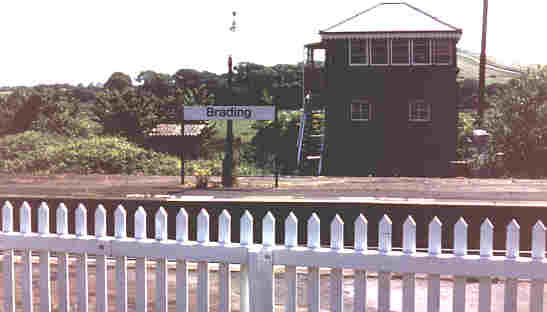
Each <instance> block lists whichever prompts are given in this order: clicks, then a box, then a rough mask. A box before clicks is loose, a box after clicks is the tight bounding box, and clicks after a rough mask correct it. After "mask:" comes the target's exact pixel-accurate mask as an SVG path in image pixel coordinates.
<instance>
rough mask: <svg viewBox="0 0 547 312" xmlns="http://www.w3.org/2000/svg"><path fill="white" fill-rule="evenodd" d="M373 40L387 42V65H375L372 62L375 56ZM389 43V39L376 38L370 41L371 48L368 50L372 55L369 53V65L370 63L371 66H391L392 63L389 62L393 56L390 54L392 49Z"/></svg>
mask: <svg viewBox="0 0 547 312" xmlns="http://www.w3.org/2000/svg"><path fill="white" fill-rule="evenodd" d="M373 40H385V41H386V53H387V55H386V63H385V64H376V63H373V62H372V57H373V55H372V41H373ZM389 42H390V40H389V39H387V38H375V39H370V40H369V45H368V46H369V48H368V50H369V52H370V53H369V63H370V66H389V63H390V62H389V61H390V58H391V56H390V55H389V52H390V51H389V50H390V49H389V48H390V43H389Z"/></svg>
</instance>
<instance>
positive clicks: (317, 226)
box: [307, 212, 321, 312]
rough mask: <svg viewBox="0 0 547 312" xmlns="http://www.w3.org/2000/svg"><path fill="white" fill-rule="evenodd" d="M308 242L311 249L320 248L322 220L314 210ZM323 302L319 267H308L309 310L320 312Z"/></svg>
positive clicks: (309, 226) (309, 225)
mask: <svg viewBox="0 0 547 312" xmlns="http://www.w3.org/2000/svg"><path fill="white" fill-rule="evenodd" d="M307 230H308V242H307V246H308V248H310V249H312V250H313V249H317V248H320V247H321V246H320V241H321V221H320V219H319V217H318V216H317V214H316V213H315V212H314V213H312V215H311V216H310V218H309V219H308V229H307ZM320 304H321V297H320V290H319V267H313V266H312V267H308V311H310V312H319V310H320Z"/></svg>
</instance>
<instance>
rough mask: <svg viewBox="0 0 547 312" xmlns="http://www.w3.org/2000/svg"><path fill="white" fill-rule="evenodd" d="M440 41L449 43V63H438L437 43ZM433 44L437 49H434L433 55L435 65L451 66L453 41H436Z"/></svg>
mask: <svg viewBox="0 0 547 312" xmlns="http://www.w3.org/2000/svg"><path fill="white" fill-rule="evenodd" d="M439 40H446V41H448V43H449V44H448V63H440V62H437V42H438V41H439ZM433 44H434V45H435V47H433V52H432V53H431V57H432V58H433V59H434V60H432V62H433V63H434V64H435V65H451V64H452V60H453V59H452V58H453V56H452V54H453V53H452V52H453V50H452V40H450V39H436V40H433Z"/></svg>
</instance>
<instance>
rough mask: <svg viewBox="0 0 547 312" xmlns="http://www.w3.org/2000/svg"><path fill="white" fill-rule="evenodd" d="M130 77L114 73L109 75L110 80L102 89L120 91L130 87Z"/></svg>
mask: <svg viewBox="0 0 547 312" xmlns="http://www.w3.org/2000/svg"><path fill="white" fill-rule="evenodd" d="M132 85H133V83H132V82H131V77H129V75H126V74H124V73H121V72H115V73H113V74H112V75H110V78H108V80H107V81H106V83H105V84H104V87H105V88H107V89H110V90H118V91H122V90H123V89H125V88H128V87H131V86H132Z"/></svg>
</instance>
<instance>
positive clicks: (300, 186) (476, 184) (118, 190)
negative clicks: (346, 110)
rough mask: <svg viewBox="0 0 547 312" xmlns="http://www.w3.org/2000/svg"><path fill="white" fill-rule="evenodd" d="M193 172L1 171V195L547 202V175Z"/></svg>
mask: <svg viewBox="0 0 547 312" xmlns="http://www.w3.org/2000/svg"><path fill="white" fill-rule="evenodd" d="M193 181H194V180H193V177H186V179H185V182H186V184H184V185H182V184H180V177H172V176H171V177H169V176H126V175H54V176H31V175H15V176H14V175H0V198H9V197H28V198H37V197H39V198H52V197H57V198H58V197H61V198H105V199H106V198H109V199H130V198H133V199H154V200H179V201H203V200H206V201H268V202H275V201H283V202H290V201H321V202H334V201H341V202H352V201H356V202H378V201H380V202H388V203H389V202H390V201H393V202H399V203H400V202H401V201H411V202H416V203H419V202H424V203H430V204H431V203H435V204H443V203H450V204H454V203H455V202H457V203H458V204H462V205H465V204H469V205H515V204H518V205H532V206H547V180H521V179H468V178H405V177H401V178H384V177H364V178H356V177H280V179H279V187H278V188H274V179H273V177H240V178H238V184H237V186H235V187H233V188H223V187H222V186H221V184H220V179H219V178H218V177H212V178H211V183H210V187H209V188H208V189H196V188H195V187H194V184H193Z"/></svg>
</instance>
